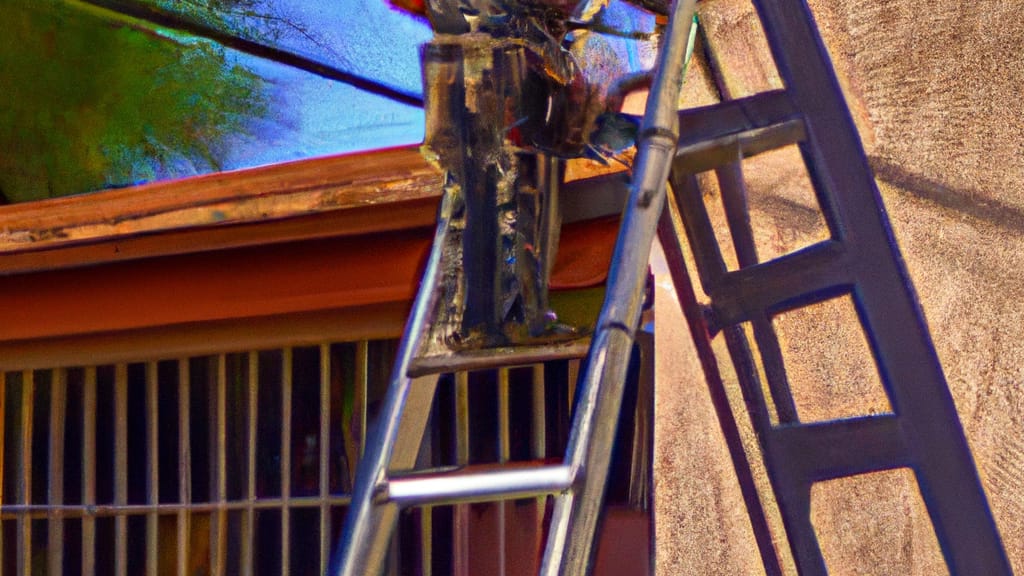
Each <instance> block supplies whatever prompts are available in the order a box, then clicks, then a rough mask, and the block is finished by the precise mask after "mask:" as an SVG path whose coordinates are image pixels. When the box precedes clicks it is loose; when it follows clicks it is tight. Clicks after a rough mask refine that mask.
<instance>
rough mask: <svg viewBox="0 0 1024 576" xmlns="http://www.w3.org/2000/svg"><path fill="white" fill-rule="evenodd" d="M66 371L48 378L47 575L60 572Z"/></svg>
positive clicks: (62, 548)
mask: <svg viewBox="0 0 1024 576" xmlns="http://www.w3.org/2000/svg"><path fill="white" fill-rule="evenodd" d="M67 384H68V381H67V371H65V370H64V369H63V368H57V369H55V370H53V372H52V374H51V377H50V450H49V452H50V453H49V460H50V461H49V465H48V466H47V475H48V476H49V478H48V480H49V484H48V486H47V498H46V500H47V504H48V505H49V506H51V509H50V511H49V513H47V519H48V520H49V526H48V530H47V540H48V542H47V550H46V569H47V571H48V572H49V573H50V574H63V573H64V520H63V517H62V516H63V515H62V514H61V512H59V511H57V510H59V507H60V506H62V505H63V504H64V420H65V412H66V408H67V390H68V387H67Z"/></svg>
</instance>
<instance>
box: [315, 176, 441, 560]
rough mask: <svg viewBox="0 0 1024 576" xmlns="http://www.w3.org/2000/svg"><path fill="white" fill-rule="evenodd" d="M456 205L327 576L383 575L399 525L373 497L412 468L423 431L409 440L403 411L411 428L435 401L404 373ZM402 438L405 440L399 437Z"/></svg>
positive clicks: (393, 510)
mask: <svg viewBox="0 0 1024 576" xmlns="http://www.w3.org/2000/svg"><path fill="white" fill-rule="evenodd" d="M454 201H455V198H454V193H453V192H451V191H447V190H446V191H445V193H444V195H443V196H442V198H441V206H440V210H439V216H438V222H437V229H436V231H435V233H434V243H433V247H432V249H431V251H430V255H429V257H428V258H427V263H426V268H425V270H424V272H423V278H422V280H421V281H420V288H419V291H418V292H417V294H416V300H415V301H414V303H413V308H412V312H411V313H410V315H409V320H408V322H407V323H406V326H405V331H404V333H403V336H402V340H401V342H400V344H399V346H398V355H397V358H396V359H395V365H394V368H393V371H392V374H391V380H390V382H389V384H388V389H387V393H386V395H385V397H384V404H383V406H382V407H381V411H380V415H379V416H378V417H377V422H376V424H375V425H374V427H373V429H372V431H371V433H370V435H369V439H368V440H369V441H368V442H367V443H366V452H365V453H364V455H363V457H362V459H361V461H360V463H359V467H358V470H357V471H356V481H355V484H354V487H353V491H352V505H351V507H350V508H349V511H348V514H346V517H345V523H344V525H343V527H342V533H341V537H340V540H339V545H338V546H337V547H336V548H335V551H334V555H333V558H332V562H331V567H330V569H329V572H328V573H329V574H330V575H331V576H374V575H377V574H380V573H381V572H382V571H383V570H384V565H385V563H386V561H387V553H388V546H389V544H390V542H391V537H392V534H393V533H394V531H395V530H394V528H395V525H396V523H397V522H398V512H399V509H398V506H397V505H396V504H394V503H386V502H377V500H378V498H377V491H378V490H379V487H380V485H381V484H382V483H383V482H384V481H385V480H386V476H387V472H388V470H389V469H390V468H391V467H392V465H395V466H402V467H405V468H411V467H412V465H414V464H415V458H416V452H417V450H418V448H419V445H420V441H421V440H422V436H423V430H422V428H421V429H420V430H419V433H418V434H416V433H414V434H408V432H415V431H414V430H411V427H410V426H409V425H408V424H403V414H404V415H405V417H406V419H409V418H410V414H409V411H408V410H406V408H407V406H409V407H411V408H414V409H415V410H416V412H417V414H414V415H412V417H413V422H414V424H415V422H416V421H417V420H418V421H422V422H424V423H425V421H426V418H425V416H426V413H427V412H429V410H430V407H431V404H432V401H433V398H434V392H435V389H436V384H437V377H436V376H434V377H427V378H418V379H415V380H414V379H412V378H411V377H410V376H409V375H408V370H409V366H410V365H411V364H412V361H413V359H414V358H415V357H416V353H417V350H418V349H419V346H420V341H421V338H422V335H423V334H424V333H425V332H426V330H427V327H428V325H429V324H430V321H431V319H430V316H431V315H432V313H433V310H434V304H435V300H436V293H435V290H434V286H436V285H437V282H438V279H439V276H440V268H441V266H440V265H441V257H442V254H443V252H444V250H445V245H446V242H445V238H446V235H447V232H448V228H449V225H450V221H451V218H452V211H453V208H454V203H455V202H454ZM424 380H432V381H433V385H424V384H429V383H428V382H423V381H424ZM416 416H419V418H416ZM403 426H404V427H405V429H403ZM403 432H405V433H406V434H404V435H403ZM399 444H400V445H399ZM396 452H398V453H400V454H401V455H402V459H403V460H411V461H408V462H394V463H393V462H392V456H393V455H394V454H395V453H396ZM410 454H411V458H410V457H409V455H410Z"/></svg>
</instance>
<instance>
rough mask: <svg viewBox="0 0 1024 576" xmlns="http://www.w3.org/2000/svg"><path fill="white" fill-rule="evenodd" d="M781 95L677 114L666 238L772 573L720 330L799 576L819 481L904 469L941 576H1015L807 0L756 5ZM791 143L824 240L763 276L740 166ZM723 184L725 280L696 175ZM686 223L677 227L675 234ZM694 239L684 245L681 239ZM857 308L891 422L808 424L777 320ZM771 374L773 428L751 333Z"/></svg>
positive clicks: (817, 562) (884, 418)
mask: <svg viewBox="0 0 1024 576" xmlns="http://www.w3.org/2000/svg"><path fill="white" fill-rule="evenodd" d="M754 4H755V5H756V7H757V11H758V13H759V16H760V19H761V22H762V25H763V27H764V31H765V34H766V36H767V39H768V43H769V45H770V47H771V50H772V54H773V56H774V58H775V62H776V65H777V67H778V70H779V74H780V75H781V77H782V79H783V82H784V85H785V86H786V89H785V90H778V91H771V92H764V93H760V94H756V95H754V96H751V97H748V98H743V99H738V100H732V101H727V102H723V103H722V104H719V105H716V106H712V107H708V108H705V109H699V110H688V111H684V112H682V113H680V127H679V133H680V134H681V138H680V141H679V146H678V148H677V152H676V160H675V163H674V165H673V169H672V174H671V177H670V180H671V183H672V189H673V191H674V201H675V202H674V203H675V205H674V206H672V208H673V214H675V215H676V218H672V217H671V216H670V213H669V210H666V211H665V213H664V214H663V217H662V220H661V225H660V227H659V236H660V238H661V241H662V244H663V246H664V248H665V252H666V256H667V257H668V260H669V267H670V270H671V273H672V276H673V280H674V283H675V285H676V287H677V293H678V294H679V297H680V301H681V304H682V305H683V308H684V311H685V312H686V315H687V318H688V321H689V324H690V328H691V331H692V333H693V336H694V339H695V341H696V344H697V348H698V352H699V353H700V355H701V360H702V363H703V365H704V368H705V372H706V375H707V380H708V384H709V385H710V387H711V389H712V397H713V400H714V401H715V403H716V408H717V409H718V414H719V418H720V420H721V422H722V428H723V432H724V433H725V436H726V440H727V441H728V443H729V444H730V449H731V451H732V452H733V461H734V465H735V466H736V468H737V472H738V476H739V479H740V483H741V486H742V488H743V494H744V497H745V499H746V502H747V506H748V510H749V512H750V514H751V520H752V526H753V527H754V531H755V536H756V537H757V540H758V544H759V546H760V549H761V554H762V560H763V561H764V563H765V567H766V572H767V573H768V574H778V573H781V568H780V567H779V563H778V559H777V557H776V554H775V550H774V549H773V547H772V545H771V540H770V535H769V534H768V528H767V524H766V522H765V520H764V513H763V510H762V509H761V506H760V504H759V502H758V497H757V493H756V490H755V489H754V487H753V481H752V478H751V474H750V473H749V468H747V467H746V461H745V458H746V456H745V455H743V454H742V446H741V445H740V444H739V437H738V433H737V431H736V426H735V422H734V421H733V420H732V414H731V412H730V411H729V408H728V404H727V399H726V398H725V396H724V389H723V388H722V383H721V379H720V378H719V376H718V373H717V365H716V364H715V360H714V357H713V353H712V351H711V347H710V338H711V337H712V336H713V335H714V334H716V333H718V332H719V331H721V332H722V333H723V334H724V336H725V339H726V343H727V345H728V349H729V353H730V356H731V359H732V362H733V364H734V365H735V368H736V373H737V375H738V376H739V380H740V387H741V390H742V393H743V396H744V401H745V403H746V404H747V406H748V407H749V408H750V410H751V413H750V418H751V421H752V425H753V428H754V430H755V432H756V434H757V436H758V439H759V441H760V446H761V449H762V451H763V457H764V460H765V464H766V468H767V472H768V476H769V479H770V481H771V485H772V488H773V490H774V492H775V496H776V499H777V501H778V505H779V510H780V513H781V515H782V520H783V524H784V526H785V529H786V532H787V536H788V538H789V543H790V546H791V549H792V553H793V556H794V559H795V562H796V565H797V567H798V570H799V572H800V574H802V575H819V574H826V573H827V569H826V566H825V562H824V559H823V557H822V554H821V550H820V548H819V546H818V542H817V539H816V537H815V534H814V528H813V526H812V525H811V518H810V495H811V486H812V484H813V483H815V482H820V481H825V480H830V479H834V478H841V477H846V476H852V475H856V474H864V473H869V472H875V471H882V470H888V469H893V468H898V467H909V468H911V469H913V471H914V472H915V474H916V477H917V481H918V484H919V486H920V489H921V494H922V497H923V499H924V502H925V504H926V505H927V508H928V512H929V514H930V516H931V519H932V522H933V525H934V528H935V532H936V535H937V537H938V541H939V544H940V547H941V549H942V552H943V555H944V557H945V560H946V564H947V566H948V567H949V569H950V572H951V574H954V575H960V576H974V575H980V574H985V575H1002V574H1010V573H1011V569H1010V566H1009V563H1008V561H1007V558H1006V555H1005V552H1004V550H1003V547H1002V543H1001V541H1000V538H999V534H998V532H997V530H996V527H995V523H994V521H993V519H992V515H991V512H990V510H989V507H988V504H987V502H986V499H985V494H984V491H983V490H982V487H981V484H980V482H979V479H978V475H977V472H976V470H975V466H974V460H973V458H972V456H971V453H970V450H969V449H968V446H967V442H966V439H965V438H964V434H963V430H962V428H961V425H960V421H959V418H958V417H957V413H956V409H955V407H954V404H953V399H952V396H951V395H950V392H949V389H948V387H947V384H946V381H945V378H944V376H943V373H942V369H941V367H940V365H939V361H938V358H937V356H936V353H935V349H934V347H933V345H932V341H931V338H930V335H929V332H928V328H927V326H926V325H925V322H924V319H923V316H922V313H921V310H920V307H919V305H918V302H917V298H916V295H915V292H914V288H913V286H912V285H911V282H910V279H909V276H908V275H907V271H906V269H905V267H904V264H903V262H902V259H901V256H900V253H899V250H898V249H897V247H896V243H895V241H894V239H893V235H892V232H891V230H890V226H889V221H888V219H887V217H886V213H885V209H884V207H883V205H882V201H881V197H880V195H879V192H878V189H877V187H876V184H875V181H874V178H873V175H872V171H871V169H870V167H869V165H868V162H867V159H866V158H865V155H864V151H863V149H862V147H861V143H860V140H859V138H858V136H857V131H856V128H855V126H854V124H853V121H852V119H851V117H850V114H849V111H848V109H847V107H846V103H845V101H844V99H843V96H842V92H841V91H840V88H839V84H838V82H837V81H836V78H835V75H834V73H833V70H832V67H831V64H830V61H829V58H828V55H827V52H826V50H825V48H824V46H823V44H822V41H821V38H820V37H819V35H818V31H817V28H816V26H815V23H814V20H813V17H812V16H811V13H810V10H809V9H808V7H807V5H806V3H805V1H804V0H754ZM793 144H796V145H798V146H799V149H800V151H801V153H802V156H803V160H804V162H805V164H806V166H807V169H808V173H809V174H810V176H811V180H812V182H813V185H814V188H815V192H816V195H817V199H818V202H819V205H820V206H821V209H822V211H823V212H824V216H825V221H826V223H827V224H828V227H829V230H830V231H831V238H830V239H828V240H825V241H823V242H820V243H818V244H815V245H813V246H810V247H808V248H805V249H803V250H800V251H798V252H795V253H792V254H788V255H786V256H783V257H780V258H777V259H775V260H771V261H767V262H758V257H757V252H756V249H755V245H754V240H753V233H752V229H751V227H750V220H749V214H748V212H747V205H746V204H747V201H746V191H745V189H744V183H743V175H742V170H741V162H740V161H741V160H742V159H743V158H744V157H749V156H753V155H755V154H758V153H761V152H765V151H768V150H772V149H776V148H781V147H783V146H788V145H793ZM707 170H714V171H715V172H716V175H717V178H718V181H719V184H720V188H721V194H722V201H723V205H724V208H725V212H726V217H727V221H728V224H729V228H730V232H731V235H732V239H733V245H734V248H735V251H736V255H737V261H738V263H739V269H738V270H736V271H728V270H727V269H726V265H725V262H724V260H723V258H722V254H721V252H720V249H719V245H718V242H717V241H716V239H715V234H714V230H713V229H712V226H711V222H710V219H709V217H708V213H707V211H706V209H705V205H704V201H703V199H702V194H701V191H700V189H699V188H698V180H697V178H696V176H695V175H696V174H697V173H699V172H703V171H707ZM680 220H681V222H680ZM684 229H685V231H684ZM684 234H685V236H686V238H687V239H688V241H689V244H690V246H691V248H692V251H693V253H694V257H695V259H696V261H695V266H696V269H697V272H698V275H699V277H700V281H701V284H702V286H703V288H704V291H705V292H706V293H707V294H708V295H709V296H710V298H711V304H710V310H706V311H705V310H701V309H700V308H699V306H698V304H697V302H696V299H695V297H694V294H693V288H692V286H691V284H690V279H689V277H688V275H687V271H686V267H685V265H684V263H683V251H682V248H681V246H680V238H681V237H682V235H684ZM843 294H848V295H850V296H851V297H852V299H853V301H854V303H855V305H856V309H857V312H858V315H859V317H860V321H861V324H862V326H863V329H864V332H865V334H866V336H867V338H868V341H869V343H870V346H871V349H872V351H873V353H874V357H875V360H876V363H877V365H878V369H879V373H880V374H881V376H882V380H883V383H884V386H885V390H886V392H887V395H888V398H889V403H890V405H891V406H892V408H893V412H892V413H890V414H884V415H874V416H867V417H859V418H851V419H846V420H832V421H826V422H816V423H813V424H809V423H801V422H800V421H799V419H798V417H797V414H796V408H795V405H794V401H793V397H792V395H791V394H790V391H789V383H788V381H787V378H786V371H785V367H784V364H783V358H782V353H781V351H780V346H779V342H778V340H777V336H776V334H775V331H774V328H773V327H772V323H771V318H772V317H773V316H774V315H776V314H779V313H782V312H786V311H789V310H793V309H795V308H800V307H805V306H809V305H812V304H815V303H818V302H821V301H823V300H826V299H829V298H832V297H835V296H838V295H843ZM745 322H749V323H750V326H751V328H752V332H753V335H754V339H755V342H756V345H757V348H758V349H759V351H760V355H761V358H762V361H763V363H764V373H765V375H766V379H767V384H768V386H767V388H768V393H769V395H770V397H771V398H770V399H771V401H772V404H773V405H774V407H775V409H776V416H777V422H778V423H777V424H773V423H772V421H771V419H770V417H769V406H768V404H767V402H766V399H765V397H764V394H763V392H762V388H761V384H760V382H759V381H758V380H759V376H758V371H757V369H756V365H755V364H754V362H755V359H754V356H753V354H752V352H751V348H750V345H749V342H748V339H747V335H746V333H745V332H744V330H743V328H742V324H743V323H745Z"/></svg>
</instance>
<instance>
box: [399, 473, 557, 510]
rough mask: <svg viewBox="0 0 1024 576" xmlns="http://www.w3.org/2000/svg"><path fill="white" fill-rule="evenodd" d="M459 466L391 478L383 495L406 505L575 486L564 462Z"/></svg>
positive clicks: (550, 491) (542, 492)
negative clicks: (481, 466) (533, 464)
mask: <svg viewBox="0 0 1024 576" xmlns="http://www.w3.org/2000/svg"><path fill="white" fill-rule="evenodd" d="M484 468H485V470H484V471H479V470H480V469H479V468H475V469H474V468H457V469H454V470H453V471H448V472H433V473H415V474H410V475H408V476H397V477H391V478H389V479H388V481H387V483H386V484H385V486H384V490H382V493H381V498H382V499H383V500H385V501H387V502H391V503H394V504H397V505H399V506H401V507H405V506H422V505H427V504H431V505H444V504H456V503H460V502H489V501H494V500H514V499H517V498H532V497H535V496H544V495H547V494H557V493H559V492H565V491H567V490H569V489H570V488H571V487H572V483H573V474H572V469H571V468H570V467H569V466H567V465H564V464H556V465H542V466H523V465H521V463H520V464H512V465H508V466H502V467H499V468H497V469H495V468H494V466H487V467H484Z"/></svg>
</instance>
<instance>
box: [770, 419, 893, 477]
mask: <svg viewBox="0 0 1024 576" xmlns="http://www.w3.org/2000/svg"><path fill="white" fill-rule="evenodd" d="M767 441H768V450H769V453H770V454H771V458H772V459H773V460H775V461H777V462H784V463H785V465H784V466H783V467H784V468H786V469H788V470H790V471H793V472H796V473H797V474H800V475H801V476H802V478H800V480H803V481H804V482H820V481H824V480H831V479H833V478H841V477H845V476H853V475H855V474H865V473H868V472H877V471H879V470H889V469H892V468H899V467H902V466H909V465H911V464H912V462H911V461H910V456H909V455H910V453H909V451H908V450H907V447H906V445H905V444H904V443H903V435H902V434H901V433H900V422H899V417H897V416H896V415H894V414H884V415H878V416H865V417H862V418H851V419H848V420H834V421H831V422H822V423H819V424H797V425H791V426H782V427H779V428H773V429H772V430H771V432H770V433H769V434H768V439H767Z"/></svg>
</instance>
